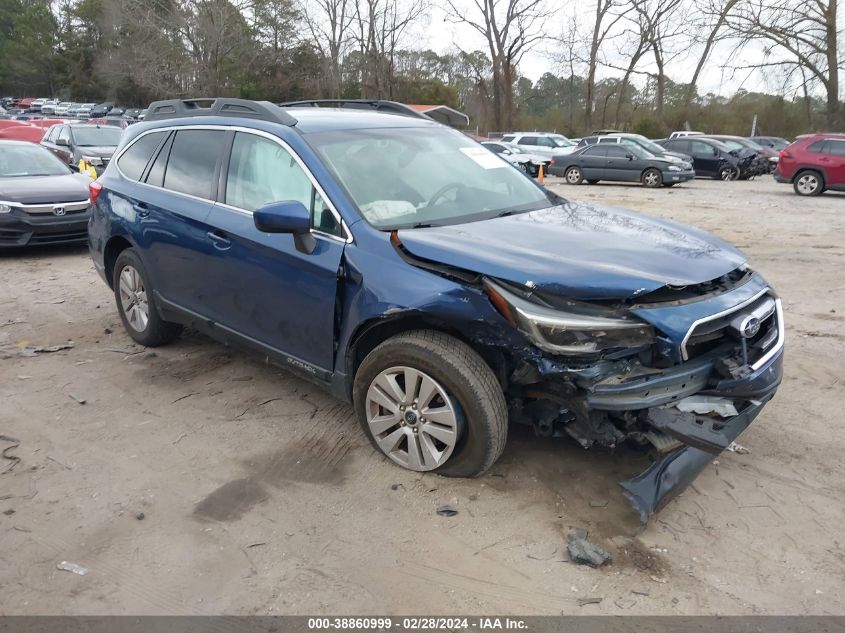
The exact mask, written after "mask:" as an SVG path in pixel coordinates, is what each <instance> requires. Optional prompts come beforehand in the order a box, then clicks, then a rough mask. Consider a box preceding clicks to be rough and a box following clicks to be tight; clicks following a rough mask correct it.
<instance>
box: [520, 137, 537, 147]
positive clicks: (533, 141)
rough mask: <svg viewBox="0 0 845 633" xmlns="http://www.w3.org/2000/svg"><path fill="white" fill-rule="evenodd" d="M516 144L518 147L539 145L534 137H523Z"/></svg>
mask: <svg viewBox="0 0 845 633" xmlns="http://www.w3.org/2000/svg"><path fill="white" fill-rule="evenodd" d="M518 143H519V145H539V143H538V142H537V137H536V136H523V137H522V138H521V139H519V141H518Z"/></svg>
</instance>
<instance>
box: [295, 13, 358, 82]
mask: <svg viewBox="0 0 845 633" xmlns="http://www.w3.org/2000/svg"><path fill="white" fill-rule="evenodd" d="M300 6H301V11H302V15H303V16H304V19H305V24H306V25H307V27H308V31H309V33H310V35H311V38H312V41H313V43H314V45H315V46H316V47H317V49H318V50H319V51H320V53H321V55H322V56H323V59H324V60H325V62H326V66H327V68H326V71H325V75H326V77H325V80H326V83H327V91H328V93H329V94H330V96H332V97H340V91H341V73H340V64H341V59H342V57H343V54H344V53H345V52H346V49H347V46H348V43H349V39H350V36H351V33H350V29H351V27H352V23H353V19H354V6H355V5H354V0H301V3H300Z"/></svg>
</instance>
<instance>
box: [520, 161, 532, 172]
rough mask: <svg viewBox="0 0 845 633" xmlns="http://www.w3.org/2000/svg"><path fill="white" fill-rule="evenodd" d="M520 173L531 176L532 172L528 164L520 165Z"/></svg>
mask: <svg viewBox="0 0 845 633" xmlns="http://www.w3.org/2000/svg"><path fill="white" fill-rule="evenodd" d="M518 166H519V171H521V172H522V173H524V174H530V173H531V170H530V169H529V168H528V163H519V165H518Z"/></svg>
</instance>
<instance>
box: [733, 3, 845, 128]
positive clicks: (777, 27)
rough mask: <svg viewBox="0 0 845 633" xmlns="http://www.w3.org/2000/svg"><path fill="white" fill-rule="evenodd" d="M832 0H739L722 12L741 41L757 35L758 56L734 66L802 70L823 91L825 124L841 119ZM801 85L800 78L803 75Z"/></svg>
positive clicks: (839, 60)
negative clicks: (761, 47)
mask: <svg viewBox="0 0 845 633" xmlns="http://www.w3.org/2000/svg"><path fill="white" fill-rule="evenodd" d="M837 4H838V0H742V2H740V3H739V4H737V6H736V9H735V10H734V11H733V12H732V13H731V14H730V15H729V16H728V17H727V23H728V26H729V28H730V29H731V31H732V33H733V34H735V35H736V36H738V37H740V38H741V40H742V42H743V45H748V44H749V43H751V42H755V41H756V42H759V41H760V40H762V41H763V42H765V44H764V51H763V52H764V55H765V59H764V61H762V62H760V63H756V64H748V65H742V66H738V68H754V69H756V70H761V69H767V68H780V69H782V70H784V71H785V72H786V73H787V74H788V75H789V76H792V75H796V74H799V73H800V74H802V75H804V73H807V74H808V75H809V77H807V79H809V80H811V81H813V82H815V83H817V84H820V85H821V86H822V87H823V89H824V91H825V95H826V99H827V108H826V112H825V123H826V124H827V126H828V128H829V129H831V130H833V129H836V128H837V127H838V126H839V125H840V124H841V119H842V108H841V104H840V102H839V69H840V67H841V66H842V65H843V62H845V60H843V59H842V58H841V57H840V51H839V38H840V37H841V35H842V29H841V28H840V25H839V24H838V22H837V19H838V15H837V10H838V7H837ZM805 85H806V80H805Z"/></svg>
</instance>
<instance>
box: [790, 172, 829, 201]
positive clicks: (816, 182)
mask: <svg viewBox="0 0 845 633" xmlns="http://www.w3.org/2000/svg"><path fill="white" fill-rule="evenodd" d="M792 188H793V189H795V193H797V194H798V195H799V196H817V195H819V194H820V193H821V192H822V191H824V182H823V181H822V177H821V176H820V175H819V174H818V173H816V172H814V171H802V172H801V173H799V174H798V176H797V177H796V178H795V180H794V181H793V183H792Z"/></svg>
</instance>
